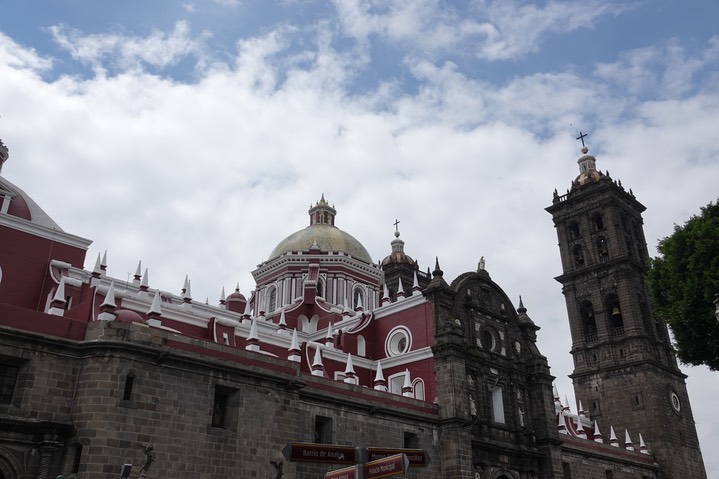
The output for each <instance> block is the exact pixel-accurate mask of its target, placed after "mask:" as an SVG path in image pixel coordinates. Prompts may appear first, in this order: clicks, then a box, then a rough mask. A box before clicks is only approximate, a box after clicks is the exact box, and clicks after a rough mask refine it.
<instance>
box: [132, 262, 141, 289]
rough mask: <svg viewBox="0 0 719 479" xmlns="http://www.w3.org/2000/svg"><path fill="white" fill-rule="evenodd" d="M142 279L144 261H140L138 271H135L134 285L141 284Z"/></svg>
mask: <svg viewBox="0 0 719 479" xmlns="http://www.w3.org/2000/svg"><path fill="white" fill-rule="evenodd" d="M141 278H142V261H138V262H137V269H136V270H135V275H134V277H133V278H132V284H134V285H138V284H140V279H141Z"/></svg>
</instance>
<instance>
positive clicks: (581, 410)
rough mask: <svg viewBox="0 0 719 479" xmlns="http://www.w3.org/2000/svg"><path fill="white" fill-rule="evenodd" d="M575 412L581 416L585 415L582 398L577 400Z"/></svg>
mask: <svg viewBox="0 0 719 479" xmlns="http://www.w3.org/2000/svg"><path fill="white" fill-rule="evenodd" d="M577 414H578V415H579V416H581V417H586V414H585V412H584V408H583V407H582V400H581V399H580V400H579V407H578V408H577Z"/></svg>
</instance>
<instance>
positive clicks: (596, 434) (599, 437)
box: [592, 421, 604, 443]
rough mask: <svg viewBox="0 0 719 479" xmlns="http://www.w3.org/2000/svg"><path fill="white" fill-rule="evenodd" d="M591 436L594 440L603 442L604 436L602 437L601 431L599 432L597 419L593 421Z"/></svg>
mask: <svg viewBox="0 0 719 479" xmlns="http://www.w3.org/2000/svg"><path fill="white" fill-rule="evenodd" d="M592 436H593V437H594V442H600V443H603V442H604V438H603V437H602V433H601V432H599V421H594V432H593V433H592Z"/></svg>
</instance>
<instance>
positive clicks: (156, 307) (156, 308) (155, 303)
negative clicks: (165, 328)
mask: <svg viewBox="0 0 719 479" xmlns="http://www.w3.org/2000/svg"><path fill="white" fill-rule="evenodd" d="M161 302H162V298H160V292H159V291H155V297H154V298H152V304H151V305H150V309H148V310H147V316H148V317H149V318H150V319H157V318H159V317H160V316H161V315H162V306H160V304H161Z"/></svg>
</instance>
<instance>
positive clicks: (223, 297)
mask: <svg viewBox="0 0 719 479" xmlns="http://www.w3.org/2000/svg"><path fill="white" fill-rule="evenodd" d="M224 305H225V287H224V286H223V287H222V291H220V306H224Z"/></svg>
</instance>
